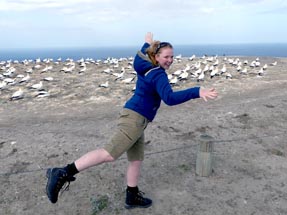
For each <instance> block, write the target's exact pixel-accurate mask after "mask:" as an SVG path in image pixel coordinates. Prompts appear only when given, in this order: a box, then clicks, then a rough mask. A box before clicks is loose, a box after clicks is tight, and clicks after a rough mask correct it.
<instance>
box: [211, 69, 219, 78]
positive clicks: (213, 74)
mask: <svg viewBox="0 0 287 215" xmlns="http://www.w3.org/2000/svg"><path fill="white" fill-rule="evenodd" d="M217 73H218V68H215V69H214V70H212V71H211V73H210V78H213V77H214V76H215V75H217Z"/></svg>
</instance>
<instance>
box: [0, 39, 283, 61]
mask: <svg viewBox="0 0 287 215" xmlns="http://www.w3.org/2000/svg"><path fill="white" fill-rule="evenodd" d="M139 49H140V46H139V47H98V48H97V47H93V48H54V49H52V48H46V49H10V50H8V49H7V50H2V49H0V61H7V60H18V61H22V60H25V59H27V60H29V59H31V60H34V59H36V58H40V59H44V58H52V59H54V60H56V59H58V58H61V59H62V60H65V59H67V58H71V59H74V60H79V59H81V58H84V59H86V58H92V59H94V60H96V59H106V58H108V57H115V58H120V57H131V56H134V55H135V54H136V52H137V51H138V50H139ZM174 54H175V56H176V55H179V54H181V55H182V56H183V57H190V56H192V55H196V56H197V57H201V56H203V55H207V56H214V55H218V56H255V57H260V56H265V57H287V43H283V44H279V43H274V44H216V45H215V44H212V45H174Z"/></svg>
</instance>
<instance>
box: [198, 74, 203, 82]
mask: <svg viewBox="0 0 287 215" xmlns="http://www.w3.org/2000/svg"><path fill="white" fill-rule="evenodd" d="M199 81H204V71H202V72H201V73H200V75H199V76H198V78H197V82H199Z"/></svg>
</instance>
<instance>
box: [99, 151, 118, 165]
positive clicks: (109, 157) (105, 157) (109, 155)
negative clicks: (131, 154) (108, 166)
mask: <svg viewBox="0 0 287 215" xmlns="http://www.w3.org/2000/svg"><path fill="white" fill-rule="evenodd" d="M102 150H103V154H104V159H105V161H106V162H112V161H115V160H116V159H115V158H114V157H113V156H112V155H111V154H110V153H109V152H108V151H107V150H105V149H102Z"/></svg>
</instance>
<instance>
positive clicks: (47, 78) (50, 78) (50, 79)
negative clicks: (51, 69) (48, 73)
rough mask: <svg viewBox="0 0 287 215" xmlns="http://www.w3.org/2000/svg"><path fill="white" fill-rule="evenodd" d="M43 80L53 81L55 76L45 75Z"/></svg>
mask: <svg viewBox="0 0 287 215" xmlns="http://www.w3.org/2000/svg"><path fill="white" fill-rule="evenodd" d="M42 80H43V81H53V80H54V78H53V77H45V78H43V79H42Z"/></svg>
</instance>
